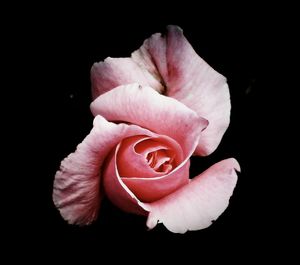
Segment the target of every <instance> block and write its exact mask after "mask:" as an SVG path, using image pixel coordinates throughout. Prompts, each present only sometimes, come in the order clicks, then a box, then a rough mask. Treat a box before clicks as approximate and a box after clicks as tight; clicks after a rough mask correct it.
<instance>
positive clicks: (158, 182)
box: [103, 145, 190, 215]
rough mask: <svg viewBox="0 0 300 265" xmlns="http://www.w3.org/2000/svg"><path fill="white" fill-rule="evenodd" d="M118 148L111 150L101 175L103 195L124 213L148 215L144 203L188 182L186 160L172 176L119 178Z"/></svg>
mask: <svg viewBox="0 0 300 265" xmlns="http://www.w3.org/2000/svg"><path fill="white" fill-rule="evenodd" d="M119 148H120V145H118V147H117V148H116V150H113V151H112V153H111V154H110V157H109V159H108V160H107V161H108V162H107V166H106V168H105V170H104V173H103V181H104V189H105V194H106V195H107V196H108V198H109V199H110V200H111V201H112V202H113V203H114V204H115V205H116V206H118V207H119V208H120V209H122V210H123V211H126V212H130V213H135V214H142V215H147V209H146V208H145V206H144V202H146V201H154V200H157V199H160V198H162V197H164V196H166V195H168V194H170V193H172V192H173V191H175V190H176V189H178V188H180V187H182V186H183V185H186V184H187V183H188V181H189V180H188V176H189V165H190V163H189V159H188V158H186V160H185V161H183V162H182V163H181V164H180V165H179V166H178V167H177V168H176V169H175V170H173V171H172V172H171V173H169V174H167V175H164V176H159V177H154V178H134V177H133V178H126V177H121V176H120V174H119V171H118V167H117V159H116V157H117V154H118V149H119Z"/></svg>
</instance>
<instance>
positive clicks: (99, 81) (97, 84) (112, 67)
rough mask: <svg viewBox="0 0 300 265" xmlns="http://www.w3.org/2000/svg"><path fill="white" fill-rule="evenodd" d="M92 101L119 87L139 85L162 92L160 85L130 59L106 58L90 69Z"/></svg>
mask: <svg viewBox="0 0 300 265" xmlns="http://www.w3.org/2000/svg"><path fill="white" fill-rule="evenodd" d="M91 82H92V95H93V99H95V98H97V97H98V96H99V95H101V94H103V93H105V92H107V91H109V90H111V89H112V88H114V87H117V86H120V85H127V84H131V83H139V84H141V85H150V86H151V87H153V88H155V89H157V90H158V91H162V90H163V89H164V88H163V86H162V85H161V83H160V82H159V81H158V80H157V79H156V78H155V77H154V76H153V75H152V74H151V73H150V72H148V71H147V70H146V69H143V68H141V67H139V66H138V65H137V63H136V62H134V61H133V60H132V59H131V58H110V57H108V58H106V59H105V60H104V62H99V63H95V64H94V65H93V66H92V69H91Z"/></svg>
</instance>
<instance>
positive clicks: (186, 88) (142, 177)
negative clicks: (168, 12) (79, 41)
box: [53, 26, 240, 233]
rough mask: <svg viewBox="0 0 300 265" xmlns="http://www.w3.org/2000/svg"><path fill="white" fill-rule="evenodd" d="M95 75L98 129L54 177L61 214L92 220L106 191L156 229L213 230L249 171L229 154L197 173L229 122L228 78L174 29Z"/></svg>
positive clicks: (100, 67) (93, 108)
mask: <svg viewBox="0 0 300 265" xmlns="http://www.w3.org/2000/svg"><path fill="white" fill-rule="evenodd" d="M91 80H92V94H93V99H94V101H93V102H92V104H91V111H92V113H93V115H94V116H95V119H94V124H93V128H92V130H91V132H90V134H89V135H88V136H87V137H86V138H85V139H84V140H83V141H82V143H81V144H79V145H78V147H77V149H76V151H75V152H74V153H72V154H70V155H69V156H68V157H67V158H65V159H64V160H63V161H62V162H61V166H60V170H59V171H57V173H56V175H55V180H54V191H53V200H54V203H55V205H56V207H57V208H58V209H59V211H60V213H61V215H62V217H63V218H64V219H65V220H67V221H68V222H69V223H70V224H79V225H87V224H90V223H92V222H93V221H94V220H95V219H96V218H97V216H98V212H99V207H100V204H101V200H102V198H103V196H104V195H106V196H107V197H108V198H109V199H110V200H111V201H112V202H113V203H114V204H115V205H116V206H118V207H119V208H120V209H122V210H124V211H126V212H129V213H134V214H140V215H145V216H147V226H148V228H149V229H152V228H153V227H155V226H156V224H157V223H163V224H164V225H165V227H166V228H167V229H169V230H170V231H172V232H176V233H184V232H186V231H187V230H199V229H203V228H206V227H208V226H209V225H210V224H211V223H212V221H213V220H216V219H217V218H218V217H219V216H220V214H221V213H222V212H223V211H224V210H225V209H226V207H227V206H228V203H229V198H230V196H231V195H232V192H233V190H234V187H235V185H236V182H237V174H236V171H235V170H240V167H239V164H238V162H237V161H236V160H235V159H234V158H229V159H226V160H223V161H221V162H218V163H216V164H214V165H213V166H211V167H210V168H208V169H207V170H206V171H204V172H203V173H201V174H200V175H198V176H196V177H194V178H193V179H190V178H189V166H190V157H191V156H192V155H198V156H206V155H209V154H210V153H212V152H213V151H214V150H215V149H216V148H217V146H218V145H219V143H220V141H221V138H222V136H223V134H224V132H225V131H226V129H227V127H228V125H229V120H230V96H229V89H228V85H227V82H226V78H225V77H224V76H222V75H221V74H219V73H217V72H216V71H215V70H214V69H213V68H212V67H210V66H209V65H208V64H207V63H206V62H205V61H204V60H203V59H201V58H200V57H199V56H198V55H197V54H196V52H195V51H194V49H193V48H192V46H191V45H190V44H189V42H188V41H187V40H186V38H185V37H184V35H183V33H182V30H181V29H180V28H179V27H177V26H169V27H168V28H167V34H166V36H162V35H161V34H154V35H152V36H151V37H150V38H149V39H147V40H145V42H144V43H143V45H142V46H141V47H140V49H138V50H137V51H135V52H133V53H132V55H131V57H130V58H107V59H106V60H104V62H100V63H95V64H94V65H93V67H92V69H91Z"/></svg>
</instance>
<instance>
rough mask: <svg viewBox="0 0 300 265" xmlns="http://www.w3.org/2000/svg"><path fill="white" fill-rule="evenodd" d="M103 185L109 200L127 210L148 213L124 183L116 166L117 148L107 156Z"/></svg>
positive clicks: (135, 212) (141, 213)
mask: <svg viewBox="0 0 300 265" xmlns="http://www.w3.org/2000/svg"><path fill="white" fill-rule="evenodd" d="M103 186H104V190H105V194H106V195H107V197H108V198H109V200H110V201H111V202H112V203H113V204H114V205H116V206H117V207H119V208H120V209H122V210H123V211H125V212H129V213H134V214H139V215H147V214H148V212H147V211H146V210H145V208H144V204H143V203H142V202H141V201H140V200H139V199H138V198H137V197H136V196H135V195H134V193H133V192H132V191H131V190H130V189H129V188H128V187H127V186H126V185H125V184H124V183H123V181H122V180H121V177H120V175H119V172H118V170H117V166H116V150H115V149H114V150H112V152H111V153H110V156H109V157H108V158H107V163H106V167H105V169H104V171H103Z"/></svg>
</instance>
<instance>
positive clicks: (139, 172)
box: [117, 135, 183, 178]
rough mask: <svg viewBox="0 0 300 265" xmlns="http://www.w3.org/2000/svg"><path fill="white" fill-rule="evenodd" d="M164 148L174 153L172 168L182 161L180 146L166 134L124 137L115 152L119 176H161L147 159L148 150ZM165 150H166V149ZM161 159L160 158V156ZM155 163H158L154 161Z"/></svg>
mask: <svg viewBox="0 0 300 265" xmlns="http://www.w3.org/2000/svg"><path fill="white" fill-rule="evenodd" d="M160 149H165V150H168V152H172V154H173V155H174V159H173V160H174V163H173V164H176V165H175V166H174V169H175V168H176V166H177V165H179V164H180V163H181V162H182V161H183V154H182V149H181V147H180V146H179V145H178V144H177V143H176V142H175V141H174V140H173V139H171V138H169V137H167V136H160V135H156V136H155V137H154V138H153V137H149V136H145V135H144V136H142V135H138V136H133V137H129V138H126V139H124V140H123V141H122V142H121V143H120V147H119V148H118V153H117V165H118V171H119V174H120V176H121V177H128V178H132V177H136V178H150V177H158V176H162V175H163V172H158V171H156V170H155V169H154V167H151V166H150V165H149V163H148V161H147V154H148V152H153V151H154V150H160ZM166 152H167V151H166ZM161 159H162V158H161ZM156 162H157V163H156V164H159V162H158V161H156Z"/></svg>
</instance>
